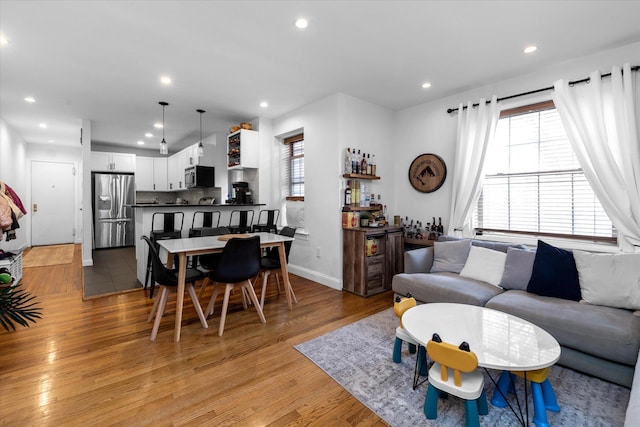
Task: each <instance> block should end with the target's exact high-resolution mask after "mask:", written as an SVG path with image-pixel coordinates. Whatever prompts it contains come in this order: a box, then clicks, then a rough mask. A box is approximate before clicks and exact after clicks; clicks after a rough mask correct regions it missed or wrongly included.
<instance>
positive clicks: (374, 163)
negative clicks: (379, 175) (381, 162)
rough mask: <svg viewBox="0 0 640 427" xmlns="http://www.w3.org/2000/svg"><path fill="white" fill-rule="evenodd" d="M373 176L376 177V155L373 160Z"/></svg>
mask: <svg viewBox="0 0 640 427" xmlns="http://www.w3.org/2000/svg"><path fill="white" fill-rule="evenodd" d="M371 175H373V176H375V175H376V155H375V154H374V155H373V157H372V158H371Z"/></svg>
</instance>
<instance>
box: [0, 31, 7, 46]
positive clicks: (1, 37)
mask: <svg viewBox="0 0 640 427" xmlns="http://www.w3.org/2000/svg"><path fill="white" fill-rule="evenodd" d="M6 44H9V39H7V36H5V35H4V34H2V33H0V46H4V45H6Z"/></svg>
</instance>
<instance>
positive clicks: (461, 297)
mask: <svg viewBox="0 0 640 427" xmlns="http://www.w3.org/2000/svg"><path fill="white" fill-rule="evenodd" d="M391 286H392V288H393V290H394V291H395V292H396V293H398V294H401V295H407V293H409V292H410V293H411V294H412V295H413V297H414V298H415V299H417V300H418V301H421V302H456V303H460V304H471V305H479V306H483V305H485V303H486V302H487V301H489V299H491V298H492V297H494V296H496V295H498V294H499V293H501V292H504V291H503V290H502V289H500V288H498V287H497V286H492V285H490V284H488V283H485V282H481V281H479V280H473V279H466V278H464V277H460V276H459V275H458V274H455V273H448V272H444V273H426V274H425V273H415V274H407V273H401V274H396V275H395V276H393V281H392V285H391Z"/></svg>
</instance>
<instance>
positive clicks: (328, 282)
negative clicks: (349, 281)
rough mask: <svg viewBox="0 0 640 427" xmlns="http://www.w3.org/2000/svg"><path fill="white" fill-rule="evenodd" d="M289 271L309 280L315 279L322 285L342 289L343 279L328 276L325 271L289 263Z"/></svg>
mask: <svg viewBox="0 0 640 427" xmlns="http://www.w3.org/2000/svg"><path fill="white" fill-rule="evenodd" d="M287 268H288V269H289V271H290V272H291V273H293V274H295V275H297V276H300V277H304V278H305V279H307V280H313V281H314V282H317V283H320V284H321V285H324V286H327V287H329V288H332V289H336V290H338V291H339V290H342V281H341V280H338V279H336V278H335V277H331V276H327V275H326V274H324V273H319V272H317V271H314V270H309V269H308V268H304V267H300V266H298V265H292V264H289V265H288V266H287Z"/></svg>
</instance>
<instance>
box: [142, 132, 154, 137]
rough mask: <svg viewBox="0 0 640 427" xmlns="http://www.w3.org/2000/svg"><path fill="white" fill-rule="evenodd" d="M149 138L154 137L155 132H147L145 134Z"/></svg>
mask: <svg viewBox="0 0 640 427" xmlns="http://www.w3.org/2000/svg"><path fill="white" fill-rule="evenodd" d="M144 136H146V137H147V138H153V134H152V133H151V132H147V133H145V134H144Z"/></svg>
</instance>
